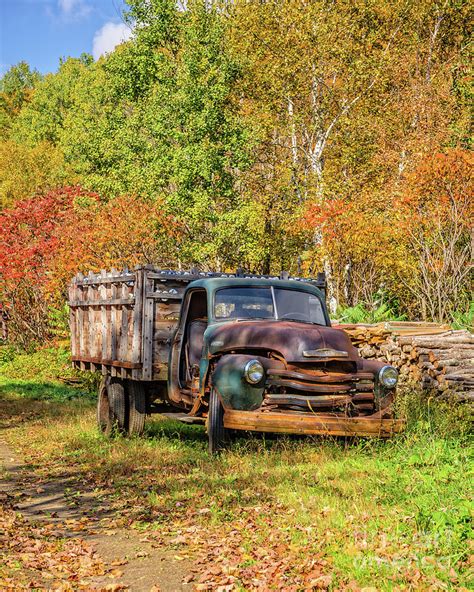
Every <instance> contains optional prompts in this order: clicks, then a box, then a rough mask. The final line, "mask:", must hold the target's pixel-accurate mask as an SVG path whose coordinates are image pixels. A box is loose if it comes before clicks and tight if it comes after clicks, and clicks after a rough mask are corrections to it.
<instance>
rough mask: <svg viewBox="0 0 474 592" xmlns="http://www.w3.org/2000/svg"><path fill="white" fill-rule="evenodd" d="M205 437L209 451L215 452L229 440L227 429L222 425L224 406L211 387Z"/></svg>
mask: <svg viewBox="0 0 474 592" xmlns="http://www.w3.org/2000/svg"><path fill="white" fill-rule="evenodd" d="M207 437H208V439H209V452H210V454H215V453H216V452H219V451H220V450H222V449H223V448H224V447H225V444H226V443H227V442H228V440H229V430H228V429H227V428H225V427H224V408H223V407H222V403H221V402H220V399H219V395H218V394H217V391H216V389H214V388H213V389H211V394H210V397H209V414H208V416H207Z"/></svg>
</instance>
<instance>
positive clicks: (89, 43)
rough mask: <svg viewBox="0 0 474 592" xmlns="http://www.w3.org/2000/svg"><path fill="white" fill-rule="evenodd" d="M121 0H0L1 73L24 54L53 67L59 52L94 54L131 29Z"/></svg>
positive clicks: (42, 66) (36, 63) (40, 65)
mask: <svg viewBox="0 0 474 592" xmlns="http://www.w3.org/2000/svg"><path fill="white" fill-rule="evenodd" d="M124 7H125V2H124V0H0V75H3V74H4V73H5V72H6V71H7V70H8V68H10V66H12V65H14V64H17V63H18V62H20V61H22V60H24V61H26V62H28V63H29V64H30V66H32V67H33V68H36V69H37V70H39V71H40V72H41V73H43V74H45V73H47V72H54V71H55V70H57V68H58V65H59V59H60V58H61V57H69V56H73V57H78V56H79V55H81V53H84V52H86V53H92V54H94V57H95V58H96V59H97V57H98V56H99V55H100V54H102V53H104V52H107V51H111V50H112V49H113V47H114V46H115V45H116V44H117V43H119V42H120V41H121V40H124V39H126V38H127V37H128V36H129V35H130V29H129V28H128V27H127V26H126V25H125V24H124V22H123V20H122V18H121V13H122V12H123V9H124Z"/></svg>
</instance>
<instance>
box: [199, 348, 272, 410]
mask: <svg viewBox="0 0 474 592" xmlns="http://www.w3.org/2000/svg"><path fill="white" fill-rule="evenodd" d="M250 360H259V361H260V362H261V363H262V365H263V367H264V368H267V367H268V365H269V362H270V360H268V358H263V357H260V356H250V355H244V354H228V355H225V356H222V358H221V359H220V360H219V361H218V362H217V365H216V367H215V369H214V372H213V373H212V375H211V384H212V386H213V387H215V388H216V389H217V391H218V393H219V395H220V397H221V400H222V404H223V405H224V407H225V408H229V409H237V410H242V411H253V410H254V409H258V408H259V407H260V406H261V404H262V402H263V392H264V390H265V379H263V380H262V382H261V383H259V384H258V385H253V384H249V383H248V382H247V381H246V380H245V378H244V368H245V365H246V364H247V362H249V361H250Z"/></svg>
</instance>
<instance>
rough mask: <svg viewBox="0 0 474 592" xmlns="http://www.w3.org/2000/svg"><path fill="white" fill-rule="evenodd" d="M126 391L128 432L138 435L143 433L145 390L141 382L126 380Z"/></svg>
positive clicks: (131, 434)
mask: <svg viewBox="0 0 474 592" xmlns="http://www.w3.org/2000/svg"><path fill="white" fill-rule="evenodd" d="M126 393H127V395H128V403H129V409H128V433H129V434H130V436H139V435H140V434H142V433H143V429H144V427H145V419H146V391H145V388H144V386H143V384H142V383H141V382H137V381H135V380H127V382H126Z"/></svg>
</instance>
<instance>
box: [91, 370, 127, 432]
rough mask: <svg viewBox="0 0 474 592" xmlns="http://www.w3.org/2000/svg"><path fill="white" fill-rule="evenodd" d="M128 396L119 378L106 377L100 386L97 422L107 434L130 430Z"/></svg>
mask: <svg viewBox="0 0 474 592" xmlns="http://www.w3.org/2000/svg"><path fill="white" fill-rule="evenodd" d="M128 419H129V418H128V396H127V393H126V392H125V388H124V383H123V381H122V380H120V379H118V378H111V377H110V376H107V377H105V378H104V379H103V380H102V382H101V384H100V387H99V396H98V401H97V423H98V424H99V428H100V430H101V431H102V432H103V433H104V434H105V435H107V436H110V435H112V433H113V432H114V431H117V432H120V433H122V434H123V433H126V432H127V430H128Z"/></svg>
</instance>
